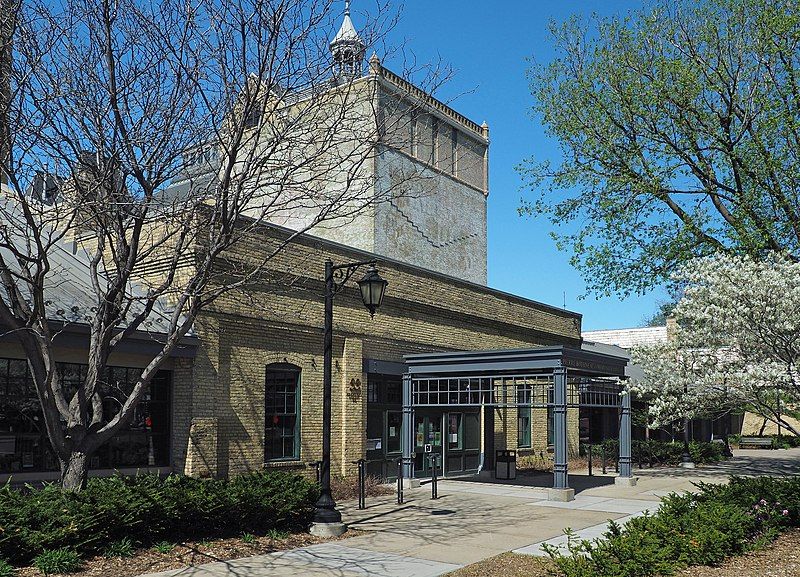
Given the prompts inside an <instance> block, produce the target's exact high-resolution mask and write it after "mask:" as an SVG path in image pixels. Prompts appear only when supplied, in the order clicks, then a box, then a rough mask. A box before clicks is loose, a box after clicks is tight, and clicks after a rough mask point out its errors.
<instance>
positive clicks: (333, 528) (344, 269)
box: [311, 259, 389, 537]
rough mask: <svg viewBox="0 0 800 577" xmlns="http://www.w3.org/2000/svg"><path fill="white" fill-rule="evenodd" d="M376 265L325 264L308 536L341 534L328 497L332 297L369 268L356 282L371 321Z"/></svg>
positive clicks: (377, 295) (377, 287) (377, 302)
mask: <svg viewBox="0 0 800 577" xmlns="http://www.w3.org/2000/svg"><path fill="white" fill-rule="evenodd" d="M376 264H377V261H375V260H367V261H360V262H352V263H346V264H339V265H334V264H333V262H332V261H331V260H330V259H328V260H326V261H325V329H324V337H323V367H322V371H323V372H322V461H321V464H320V477H319V484H320V495H319V499H318V500H317V503H316V505H315V511H314V522H313V524H312V525H311V534H312V535H316V536H318V537H337V536H339V535H341V534H342V533H344V532H345V530H346V527H345V526H344V523H342V514H341V513H340V512H339V511H337V510H336V502H335V501H334V500H333V496H332V495H331V401H332V397H333V394H332V379H331V373H332V368H331V365H332V359H333V355H332V349H333V297H334V296H335V295H336V293H337V292H339V291H340V290H341V289H342V288H344V286H345V284H346V283H347V281H348V280H350V277H352V276H353V274H355V272H356V271H357V270H358V269H359V268H361V267H362V266H369V270H367V274H366V275H365V276H364V278H362V279H361V280H360V281H358V282H357V284H358V288H359V291H360V293H361V300H362V302H363V303H364V306H365V307H366V308H367V310H368V311H369V314H370V316H371V317H374V316H375V310H376V309H377V308H378V307H379V306H381V303H382V302H383V296H384V294H385V292H386V285H388V284H389V283H388V282H386V281H385V280H383V279H382V278H381V276H380V275H379V274H378V269H377V268H376V267H375V265H376Z"/></svg>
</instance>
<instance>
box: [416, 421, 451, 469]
mask: <svg viewBox="0 0 800 577" xmlns="http://www.w3.org/2000/svg"><path fill="white" fill-rule="evenodd" d="M443 429H444V415H443V414H441V413H438V414H436V413H416V414H415V415H414V439H415V441H414V445H415V446H414V472H415V475H416V476H418V477H430V476H431V472H432V471H431V466H430V464H431V463H430V457H429V455H430V454H431V453H432V454H435V455H437V474H438V475H439V476H442V474H443V472H442V463H443V457H444V455H443V452H444V435H443ZM427 446H430V449H431V453H426V451H425V449H426V447H427Z"/></svg>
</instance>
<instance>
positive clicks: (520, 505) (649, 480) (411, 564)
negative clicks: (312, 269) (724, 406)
mask: <svg viewBox="0 0 800 577" xmlns="http://www.w3.org/2000/svg"><path fill="white" fill-rule="evenodd" d="M799 472H800V449H792V450H788V451H779V452H775V451H740V452H737V455H736V457H735V458H734V459H732V460H730V461H727V462H725V463H721V464H719V465H715V466H711V467H704V468H701V469H695V470H684V469H645V470H643V471H639V470H636V471H635V474H637V475H639V476H640V481H639V484H638V485H637V486H636V487H618V486H616V485H614V484H613V477H612V476H607V477H602V476H600V477H588V476H587V475H583V476H582V475H580V474H572V475H570V483H571V484H572V485H573V486H575V487H576V488H578V487H581V488H580V489H579V492H578V494H577V496H576V498H575V501H572V502H570V503H556V502H552V501H547V500H546V492H545V491H544V490H543V488H542V487H540V486H537V485H538V484H539V482H538V481H537V482H535V483H532V482H530V479H528V480H527V481H526V482H525V483H519V484H514V485H508V484H500V483H495V482H485V481H467V480H461V481H455V480H445V481H441V482H440V483H439V499H437V500H435V501H433V500H431V499H430V488H429V487H428V486H423V487H420V488H418V489H413V490H410V491H406V503H405V504H404V505H402V506H398V505H397V504H396V503H395V501H394V498H393V497H382V498H376V499H368V507H367V509H366V510H363V511H359V510H358V509H357V508H356V506H355V503H350V502H348V503H344V504H342V506H341V510H342V513H343V515H344V518H345V520H346V521H347V523H348V524H349V525H350V526H351V527H353V528H355V529H359V530H361V531H363V532H364V533H363V534H362V535H359V536H356V537H351V538H349V539H344V540H341V541H336V542H329V543H322V544H319V545H313V546H310V547H303V548H301V549H294V550H291V551H283V552H280V553H273V554H269V555H259V556H256V557H249V558H246V559H238V560H233V561H226V562H218V563H210V564H207V565H201V566H198V567H188V568H185V569H179V570H174V571H167V572H164V573H158V574H151V575H149V576H147V577H156V575H157V576H158V577H267V576H269V577H284V576H287V577H288V576H291V577H300V576H306V575H308V576H310V577H317V576H319V577H322V576H325V577H364V576H365V575H366V576H374V577H436V576H438V575H442V574H444V573H447V572H448V571H452V570H453V569H456V568H458V567H460V566H463V565H467V564H470V563H474V562H476V561H480V560H482V559H485V558H487V557H491V556H493V555H497V554H499V553H503V552H506V551H517V552H520V553H528V554H541V545H542V543H545V542H547V543H551V544H553V545H556V546H563V544H564V542H565V539H564V529H566V528H571V529H573V530H574V531H576V532H577V533H578V535H579V536H581V537H583V538H589V539H591V538H595V537H599V536H600V535H601V534H602V532H603V531H604V530H605V528H606V526H607V523H608V521H609V520H610V519H614V520H617V521H620V522H624V521H625V520H627V519H629V518H631V517H632V516H635V515H640V514H642V511H645V510H651V511H652V510H655V509H656V508H657V507H658V504H659V501H660V498H661V497H662V496H664V495H666V494H668V493H669V492H672V491H689V490H692V489H694V485H693V483H694V482H697V481H708V482H724V481H725V480H726V479H727V477H728V476H730V475H732V474H737V475H748V474H752V475H784V474H797V473H799ZM547 477H548V478H549V479H552V476H550V475H548V476H547Z"/></svg>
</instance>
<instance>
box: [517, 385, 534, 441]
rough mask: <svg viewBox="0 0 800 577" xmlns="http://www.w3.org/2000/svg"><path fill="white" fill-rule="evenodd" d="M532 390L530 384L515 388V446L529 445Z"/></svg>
mask: <svg viewBox="0 0 800 577" xmlns="http://www.w3.org/2000/svg"><path fill="white" fill-rule="evenodd" d="M532 394H533V391H532V389H531V386H530V385H522V386H520V387H519V388H517V447H518V448H521V449H529V448H530V447H531V426H532V422H531V421H532V419H531V398H532Z"/></svg>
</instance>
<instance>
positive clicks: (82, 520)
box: [0, 471, 318, 564]
mask: <svg viewBox="0 0 800 577" xmlns="http://www.w3.org/2000/svg"><path fill="white" fill-rule="evenodd" d="M317 496H318V488H317V486H316V485H315V484H313V483H311V482H309V481H308V480H306V479H305V478H303V477H301V476H299V475H295V474H291V473H286V472H280V471H267V472H258V473H251V474H247V475H242V476H239V477H234V478H232V479H231V480H213V479H195V478H191V477H184V476H178V475H171V476H168V477H165V478H159V477H158V476H156V475H139V476H135V477H123V476H116V477H107V478H94V479H91V480H90V481H89V483H88V485H87V487H86V488H85V489H84V490H83V491H81V492H80V493H72V492H65V491H62V490H61V489H60V488H59V487H58V486H56V485H46V486H44V487H43V488H40V489H37V488H33V487H30V486H27V487H26V488H25V489H23V490H18V489H14V488H12V487H11V486H10V485H8V484H6V485H5V486H4V487H2V488H0V558H4V559H7V560H8V561H11V562H12V563H15V564H20V563H30V562H31V561H32V560H33V559H34V558H35V557H36V556H37V555H38V554H40V553H42V552H44V551H47V550H52V549H58V548H65V547H67V548H70V549H73V550H75V551H77V552H78V553H80V554H82V555H86V554H95V553H100V552H102V551H103V550H104V549H105V547H106V545H107V544H108V543H109V542H112V541H115V540H118V539H122V538H128V539H132V540H133V541H134V542H136V543H138V544H141V545H145V546H146V545H150V544H152V543H155V542H157V541H160V540H163V539H165V538H170V539H173V540H177V539H179V538H180V537H181V536H184V535H189V534H191V535H192V536H193V537H214V536H225V535H233V534H240V533H242V532H244V531H248V532H264V531H267V530H269V529H273V528H287V529H295V528H305V527H307V526H308V524H309V522H310V519H311V515H312V514H313V504H314V502H315V501H316V499H317Z"/></svg>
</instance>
